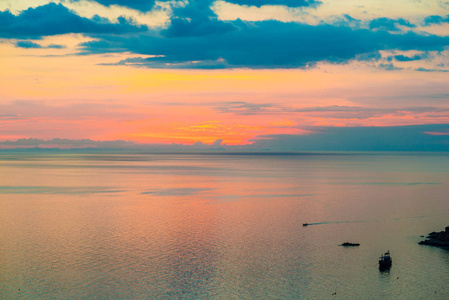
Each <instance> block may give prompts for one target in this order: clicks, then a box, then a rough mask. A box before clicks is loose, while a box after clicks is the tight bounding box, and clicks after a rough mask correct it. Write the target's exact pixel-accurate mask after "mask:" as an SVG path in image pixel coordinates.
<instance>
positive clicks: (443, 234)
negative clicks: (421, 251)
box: [419, 226, 449, 248]
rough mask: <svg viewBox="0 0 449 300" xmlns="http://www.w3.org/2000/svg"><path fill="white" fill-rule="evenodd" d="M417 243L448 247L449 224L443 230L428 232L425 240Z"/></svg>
mask: <svg viewBox="0 0 449 300" xmlns="http://www.w3.org/2000/svg"><path fill="white" fill-rule="evenodd" d="M419 244H420V245H430V246H438V247H448V248H449V226H447V227H446V228H445V230H444V231H440V232H431V233H429V235H428V236H427V238H426V240H424V241H421V242H419Z"/></svg>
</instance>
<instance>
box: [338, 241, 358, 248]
mask: <svg viewBox="0 0 449 300" xmlns="http://www.w3.org/2000/svg"><path fill="white" fill-rule="evenodd" d="M340 246H344V247H356V246H360V244H359V243H349V242H345V243H343V244H341V245H340Z"/></svg>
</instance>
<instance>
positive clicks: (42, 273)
mask: <svg viewBox="0 0 449 300" xmlns="http://www.w3.org/2000/svg"><path fill="white" fill-rule="evenodd" d="M1 159H2V157H1V156H0V160H1ZM448 171H449V166H448V165H447V164H446V161H445V158H444V157H438V156H424V157H419V158H416V157H414V156H409V157H407V156H404V157H402V156H369V155H367V156H344V157H341V156H324V157H307V156H293V157H283V156H255V157H252V156H195V155H121V156H116V155H115V156H108V155H100V156H98V155H97V156H86V155H71V156H64V155H57V156H47V157H27V156H23V157H21V156H18V157H16V159H15V160H6V159H3V160H2V164H1V165H0V172H1V174H7V176H3V177H2V183H1V185H0V195H1V197H0V225H1V226H0V238H1V241H2V242H1V244H0V255H1V256H0V257H1V258H0V291H1V294H0V296H2V298H6V299H14V298H21V297H22V298H25V299H27V298H117V299H120V298H124V299H127V298H128V299H129V298H133V299H139V298H142V299H148V298H157V297H161V298H195V299H196V298H203V299H213V298H218V299H241V298H250V299H255V298H257V299H261V298H273V299H279V298H282V299H291V298H328V297H330V296H332V294H333V293H337V294H336V295H340V296H341V297H343V298H345V297H355V298H360V297H363V296H365V295H366V293H369V294H370V295H372V296H373V298H383V297H387V298H388V297H390V296H391V298H395V297H403V296H407V295H408V296H410V297H412V296H418V297H428V296H429V295H431V293H434V292H435V291H437V292H438V293H439V295H440V296H441V295H448V296H449V294H448V293H449V290H448V291H446V290H445V289H444V286H445V284H446V282H445V279H444V278H447V275H449V271H448V270H449V269H448V268H447V266H448V265H449V252H448V251H444V250H442V249H438V248H437V249H435V248H431V247H422V246H419V245H417V242H418V241H419V239H420V238H419V235H421V234H426V233H428V232H430V231H433V230H441V229H442V228H444V226H447V225H448V224H447V223H448V216H449V215H448V214H447V212H446V210H445V209H444V208H445V207H446V206H447V201H446V197H447V196H446V195H447V194H448V186H449V176H448V174H449V172H448ZM445 205H446V206H445ZM306 222H308V223H311V225H310V226H307V227H303V226H302V224H303V223H306ZM345 241H356V242H360V243H361V246H360V247H357V248H350V249H348V248H344V247H338V246H337V245H338V244H341V243H342V242H345ZM386 250H390V251H391V252H392V256H393V268H392V270H391V272H390V273H389V274H379V272H378V270H377V258H378V256H379V254H381V253H382V252H384V251H386ZM397 277H399V278H400V279H401V280H395V278H397ZM432 295H433V294H432Z"/></svg>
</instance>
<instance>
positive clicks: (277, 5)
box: [0, 0, 449, 151]
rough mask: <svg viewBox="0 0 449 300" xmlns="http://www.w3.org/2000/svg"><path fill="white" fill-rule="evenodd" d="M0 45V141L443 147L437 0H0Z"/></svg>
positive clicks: (440, 4)
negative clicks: (361, 140) (402, 140)
mask: <svg viewBox="0 0 449 300" xmlns="http://www.w3.org/2000/svg"><path fill="white" fill-rule="evenodd" d="M0 50H1V52H0V53H1V60H2V65H3V68H2V69H3V70H2V72H1V74H0V75H1V79H2V83H1V86H0V87H1V89H0V109H1V110H0V141H2V140H3V141H5V140H18V139H28V138H38V139H42V140H50V141H52V140H53V139H54V138H62V139H68V140H80V139H94V140H101V141H107V140H131V141H135V142H139V143H155V144H161V143H162V144H167V143H168V144H171V143H180V144H181V143H182V144H190V145H192V144H194V143H195V142H197V141H200V142H201V143H204V144H211V145H212V144H213V143H214V141H216V140H223V141H224V143H226V144H227V145H245V144H254V145H257V147H262V148H263V146H262V145H264V144H265V143H269V144H270V142H269V141H271V142H273V141H276V143H277V145H282V147H284V148H285V150H287V148H288V149H290V148H292V147H293V148H294V147H297V148H298V149H309V148H308V146H305V144H303V143H305V142H304V141H307V143H306V144H307V145H309V144H310V145H315V146H314V147H315V148H316V147H318V146H320V147H321V148H322V149H323V150H324V149H328V148H329V147H328V146H327V144H326V143H324V141H323V144H320V143H319V142H318V140H314V139H323V140H327V141H329V139H330V138H329V137H330V136H333V137H335V138H336V140H335V141H334V142H335V143H337V140H338V141H339V142H338V143H339V144H341V145H342V146H341V147H340V148H341V150H350V149H349V148H351V147H352V149H362V148H363V149H364V148H370V147H368V146H363V147H362V146H361V145H360V144H357V143H355V142H354V141H351V140H350V139H348V138H347V135H348V134H349V136H360V137H362V136H363V135H364V134H367V133H368V132H369V133H370V134H372V135H373V137H372V138H371V140H373V141H377V142H376V143H379V145H384V144H385V141H386V140H389V138H388V132H390V131H388V130H382V129H379V130H377V129H376V130H374V129H373V130H372V131H370V130H368V129H367V128H377V127H379V128H396V126H397V128H405V127H403V126H412V127H413V125H422V126H437V127H436V129H435V130H424V129H423V131H419V132H420V133H418V132H415V133H414V134H416V135H413V136H412V135H410V136H409V137H410V139H411V140H410V144H409V145H414V146H413V147H412V148H414V149H417V150H418V149H420V150H422V149H430V148H432V147H430V146H422V147H421V146H419V143H418V144H417V143H415V142H412V140H413V141H420V143H422V144H423V145H424V144H426V145H428V144H429V143H433V142H435V143H437V144H438V145H439V146H438V147H436V146H435V149H437V148H438V149H440V150H441V149H445V148H444V147H443V146H441V145H443V144H444V138H445V136H446V135H447V134H446V132H447V131H445V130H446V129H445V128H446V127H444V126H445V125H441V126H443V127H438V126H440V125H432V124H449V101H448V99H449V87H448V84H447V82H449V2H447V1H444V0H429V1H413V0H392V1H389V2H388V4H385V3H381V2H380V1H374V0H367V1H363V3H360V2H356V1H336V0H226V1H221V0H196V1H193V0H170V1H166V0H160V1H153V0H128V1H125V0H96V1H94V0H36V1H27V0H11V1H2V2H0ZM344 127H348V128H346V129H344ZM365 127H366V128H365ZM412 127H410V128H412ZM323 128H325V130H324V129H323ZM350 128H353V129H350ZM407 128H408V127H407ZM413 128H414V127H413ZM323 130H324V132H326V134H327V135H326V134H323ZM351 130H353V131H351ZM398 130H399V129H398ZM401 130H402V129H401ZM393 131H394V130H392V131H391V132H393ZM401 132H402V131H401ZM422 132H427V133H422ZM429 132H430V133H429ZM382 136H383V137H384V139H385V140H384V142H382V140H378V139H377V138H375V137H382ZM296 140H298V141H299V140H301V142H295V141H296ZM330 140H332V139H330ZM391 141H392V140H391ZM388 143H390V142H388ZM44 144H45V143H44ZM128 145H129V144H128ZM344 145H346V146H344ZM129 146H130V145H129ZM255 147H256V146H255ZM267 147H268V146H267ZM279 147H280V146H279ZM279 147H277V146H276V147H274V146H273V145H271V144H270V145H269V147H268V148H270V149H277V150H276V151H280V150H282V149H281V148H282V147H281V148H279ZM348 147H349V148H348ZM397 147H398V148H400V149H405V148H407V147H406V146H405V144H401V146H399V145H398V146H397ZM410 147H411V146H410ZM429 147H430V148H429ZM441 147H442V148H441ZM206 148H207V147H206ZM312 148H313V147H312ZM312 148H310V149H311V150H319V149H315V148H314V149H312ZM331 148H332V147H331ZM334 148H335V147H334ZM337 148H338V147H337ZM347 148H348V149H347ZM371 148H373V147H371ZM374 148H375V147H374ZM386 148H388V147H387V146H379V149H380V150H381V149H386ZM393 148H395V147H393V146H392V149H393ZM329 149H330V148H329ZM432 149H434V148H432ZM290 150H292V149H290ZM330 150H332V149H330Z"/></svg>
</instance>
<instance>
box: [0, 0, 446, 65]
mask: <svg viewBox="0 0 449 300" xmlns="http://www.w3.org/2000/svg"><path fill="white" fill-rule="evenodd" d="M98 2H99V3H101V4H104V5H114V4H116V5H122V6H128V7H132V8H136V9H139V10H141V11H147V10H150V9H151V8H152V7H154V5H155V2H154V1H142V0H133V1H122V0H111V1H109V0H99V1H98ZM229 2H232V3H235V4H239V5H253V6H261V5H267V4H273V5H275V4H276V5H284V6H289V7H299V6H304V7H309V6H312V7H315V6H317V5H319V4H320V2H319V1H314V0H296V1H295V0H261V1H249V0H230V1H229ZM212 4H213V1H211V0H199V1H190V2H187V3H183V4H182V5H181V4H179V5H174V6H173V14H172V16H171V22H170V24H169V25H168V27H166V28H163V29H161V28H157V29H155V28H150V29H149V28H148V27H146V26H140V25H136V24H135V23H134V22H133V21H131V20H128V19H125V18H123V17H120V18H119V23H117V24H114V23H111V22H109V21H108V20H106V19H104V18H101V17H99V16H95V17H93V18H92V19H88V18H83V17H80V16H78V15H76V14H75V13H74V12H72V11H70V10H68V9H67V8H66V7H64V6H63V5H62V4H54V3H50V4H47V5H43V6H40V7H37V8H29V9H27V10H25V11H23V12H21V13H20V14H19V15H17V16H15V15H13V14H11V13H10V12H9V11H5V12H0V25H1V26H0V36H1V37H6V38H19V39H27V38H34V39H36V38H40V37H43V36H49V35H57V34H65V33H82V34H84V35H86V36H89V37H92V38H94V39H95V40H94V41H90V42H87V43H84V44H82V48H81V49H82V52H81V53H80V54H83V55H85V54H91V53H111V52H131V53H134V54H141V55H151V56H153V57H150V58H147V57H140V58H138V57H137V58H132V59H125V60H122V61H120V62H117V63H116V64H119V65H132V66H142V67H149V68H176V69H183V68H184V69H223V68H251V69H270V68H307V67H313V66H315V65H316V64H317V63H319V62H330V63H346V62H348V61H350V60H369V61H373V60H379V51H382V50H403V51H407V50H417V51H421V52H423V53H424V52H426V51H441V50H444V49H445V48H446V47H448V46H449V37H447V36H436V35H430V34H421V33H415V32H408V33H404V32H402V31H401V28H404V27H408V28H412V27H414V26H415V25H413V24H411V23H410V22H409V21H407V20H405V19H388V18H378V19H375V20H372V21H371V22H370V24H369V27H370V29H364V28H361V27H360V26H355V27H354V26H350V24H349V23H351V22H360V21H359V20H355V19H353V18H351V17H349V16H345V20H346V21H345V22H343V23H341V24H339V23H336V24H333V25H326V24H319V25H308V24H303V23H296V22H280V21H273V20H268V21H259V22H246V21H242V20H239V19H237V20H235V21H223V20H220V19H218V18H217V16H216V14H215V12H214V11H213V10H212V9H211V5H212ZM432 20H433V19H432ZM428 22H430V21H428ZM432 22H437V21H436V20H433V21H432ZM33 45H34V46H35V47H38V44H36V43H34V42H26V41H21V42H19V43H17V46H18V47H27V46H28V48H30V47H32V46H33ZM55 48H57V46H55ZM423 57H424V56H423ZM395 59H396V60H397V61H407V59H408V60H417V59H418V57H417V56H416V57H408V58H407V57H406V56H401V55H398V56H396V57H395ZM380 68H383V69H386V70H397V69H398V68H397V67H395V66H394V65H392V64H383V65H380ZM429 70H430V69H429Z"/></svg>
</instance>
